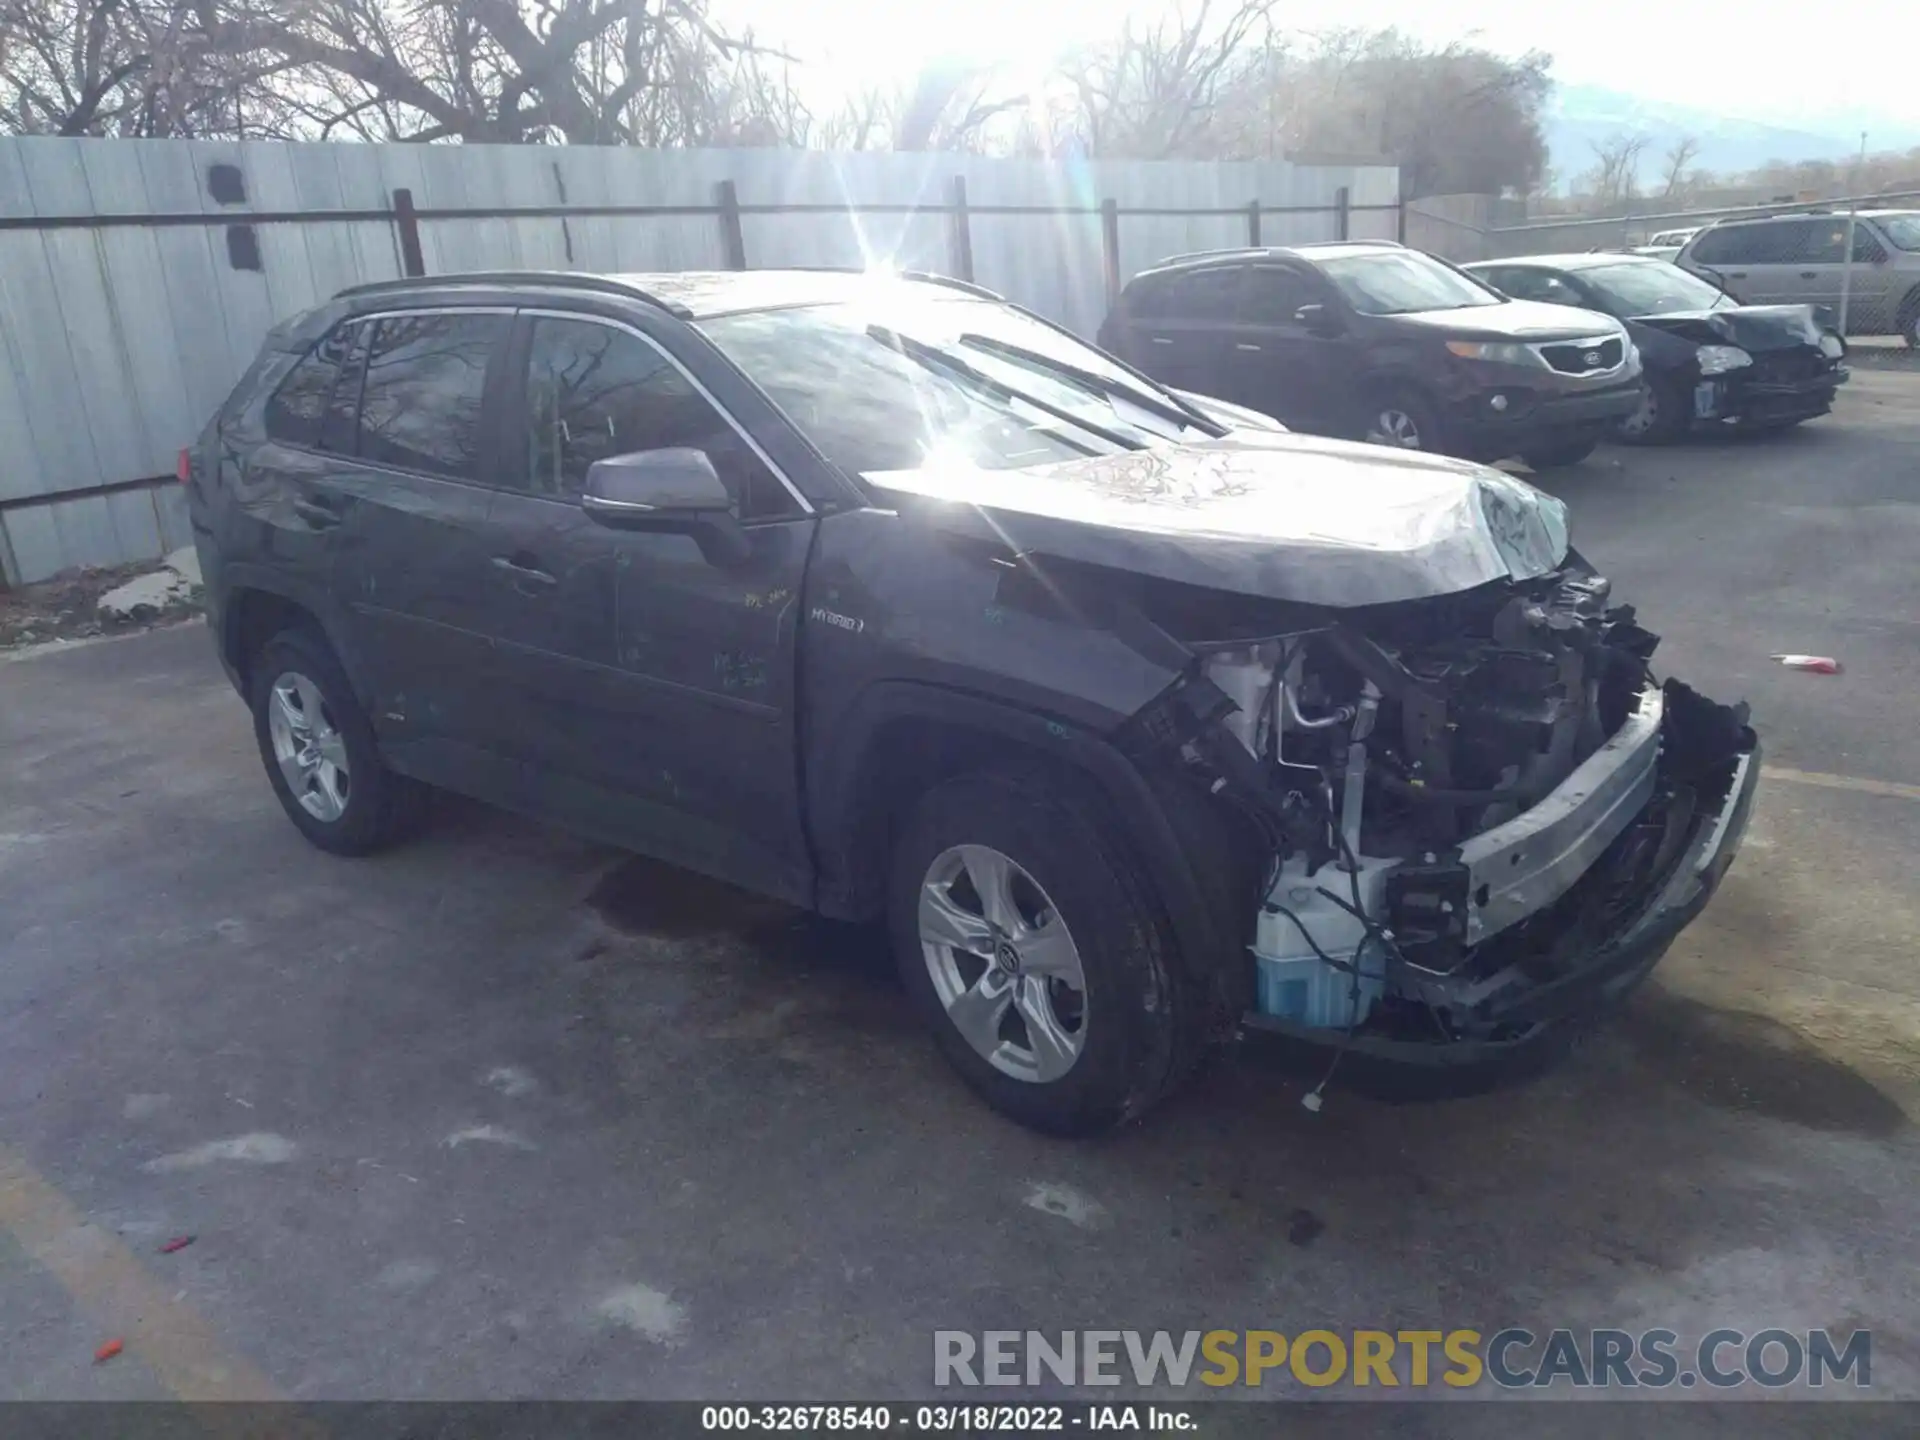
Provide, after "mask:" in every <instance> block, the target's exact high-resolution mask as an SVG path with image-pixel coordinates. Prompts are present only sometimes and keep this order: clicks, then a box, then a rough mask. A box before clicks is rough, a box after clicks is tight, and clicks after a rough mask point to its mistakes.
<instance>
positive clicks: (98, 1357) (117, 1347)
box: [93, 1340, 127, 1365]
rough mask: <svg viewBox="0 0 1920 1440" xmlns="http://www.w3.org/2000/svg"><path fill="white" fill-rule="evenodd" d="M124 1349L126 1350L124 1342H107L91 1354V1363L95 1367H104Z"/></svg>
mask: <svg viewBox="0 0 1920 1440" xmlns="http://www.w3.org/2000/svg"><path fill="white" fill-rule="evenodd" d="M126 1348H127V1347H126V1343H125V1342H124V1341H120V1340H109V1341H107V1343H106V1344H104V1345H102V1346H101V1347H100V1348H99V1349H98V1350H96V1351H94V1352H93V1363H94V1364H96V1365H104V1364H106V1363H107V1361H109V1360H111V1359H112V1358H113V1357H114V1356H116V1355H118V1354H119V1353H120V1352H121V1351H122V1350H124V1349H126Z"/></svg>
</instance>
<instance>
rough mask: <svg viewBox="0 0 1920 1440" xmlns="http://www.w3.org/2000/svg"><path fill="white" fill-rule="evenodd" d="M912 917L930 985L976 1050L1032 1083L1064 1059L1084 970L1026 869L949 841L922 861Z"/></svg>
mask: <svg viewBox="0 0 1920 1440" xmlns="http://www.w3.org/2000/svg"><path fill="white" fill-rule="evenodd" d="M919 923H920V949H921V953H922V955H923V956H924V958H925V960H926V965H927V973H928V974H929V975H930V976H931V977H932V979H933V988H934V993H935V994H936V995H938V996H939V998H940V1004H941V1005H942V1006H943V1007H944V1008H945V1010H946V1012H947V1018H948V1019H949V1020H951V1021H952V1022H953V1027H954V1029H956V1030H958V1031H959V1032H960V1035H961V1037H962V1038H963V1039H965V1040H966V1042H967V1044H968V1045H970V1046H972V1048H973V1050H974V1052H975V1053H976V1054H978V1055H979V1056H980V1058H981V1059H983V1060H985V1061H986V1062H987V1063H988V1064H990V1065H992V1066H993V1067H994V1069H996V1070H998V1071H1000V1072H1001V1073H1002V1074H1005V1075H1011V1076H1013V1077H1014V1078H1015V1079H1018V1080H1026V1081H1030V1082H1032V1083H1035V1084H1046V1083H1048V1082H1050V1081H1054V1080H1058V1079H1059V1078H1060V1077H1061V1076H1063V1075H1065V1074H1066V1073H1067V1072H1068V1071H1069V1070H1071V1069H1072V1068H1073V1065H1074V1062H1075V1061H1077V1060H1078V1059H1079V1058H1080V1054H1081V1052H1082V1051H1083V1050H1084V1049H1085V1048H1086V1040H1087V981H1086V973H1085V971H1084V970H1083V969H1082V967H1081V964H1080V951H1079V948H1078V947H1077V946H1076V945H1075V944H1074V941H1073V936H1072V935H1070V934H1069V933H1068V932H1067V924H1066V921H1065V920H1063V919H1061V917H1060V913H1059V911H1058V910H1056V909H1055V908H1054V905H1053V902H1052V900H1050V899H1049V898H1048V897H1047V892H1046V891H1044V890H1042V889H1041V888H1040V885H1039V883H1038V882H1037V881H1035V880H1034V878H1033V877H1032V876H1031V875H1029V874H1028V873H1027V872H1026V871H1025V870H1023V869H1021V867H1020V866H1019V865H1018V864H1016V863H1015V862H1014V861H1013V860H1011V859H1009V858H1008V857H1007V856H1005V855H1003V854H1001V853H1000V852H999V851H998V850H995V849H993V848H991V847H990V846H986V845H956V846H953V847H952V848H951V849H948V850H945V851H942V852H941V853H940V854H939V855H938V856H936V857H935V858H934V861H933V863H932V864H931V865H930V866H928V867H927V873H926V878H925V879H924V880H923V881H922V882H921V887H920V916H919Z"/></svg>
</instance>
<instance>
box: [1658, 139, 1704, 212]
mask: <svg viewBox="0 0 1920 1440" xmlns="http://www.w3.org/2000/svg"><path fill="white" fill-rule="evenodd" d="M1699 154H1700V137H1699V136H1697V135H1682V136H1681V137H1680V138H1679V139H1678V140H1676V141H1674V142H1673V144H1672V145H1671V146H1669V147H1668V149H1667V153H1666V155H1665V157H1664V158H1662V160H1661V161H1660V168H1661V172H1662V177H1661V186H1660V194H1661V195H1662V196H1663V197H1665V198H1666V199H1669V200H1671V199H1675V198H1677V197H1679V196H1681V195H1682V194H1684V193H1685V186H1686V182H1687V167H1688V166H1690V165H1691V164H1693V162H1694V160H1695V159H1697V158H1698V157H1699Z"/></svg>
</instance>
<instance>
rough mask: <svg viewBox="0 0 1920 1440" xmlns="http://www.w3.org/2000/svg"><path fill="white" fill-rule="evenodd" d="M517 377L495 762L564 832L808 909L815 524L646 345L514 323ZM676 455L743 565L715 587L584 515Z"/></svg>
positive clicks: (678, 552)
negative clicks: (806, 696) (803, 631)
mask: <svg viewBox="0 0 1920 1440" xmlns="http://www.w3.org/2000/svg"><path fill="white" fill-rule="evenodd" d="M513 356H514V358H513V365H512V368H513V383H512V387H511V388H512V412H513V415H514V423H513V425H512V433H513V436H514V439H513V440H512V442H511V444H510V447H509V449H508V451H507V453H504V454H503V455H502V459H501V464H502V468H501V470H500V471H499V472H498V477H497V478H498V482H499V484H500V485H501V489H500V492H499V493H498V494H497V495H496V497H495V500H494V510H493V518H494V521H495V528H496V534H497V544H498V549H497V550H496V553H495V554H494V555H493V556H492V557H491V558H490V566H491V573H490V575H489V576H488V583H489V585H490V586H491V588H492V591H493V598H492V600H491V601H490V603H489V604H488V605H487V607H486V613H487V614H488V615H489V616H490V618H491V629H492V638H493V639H494V641H495V642H496V645H497V647H498V652H499V659H500V667H501V686H500V689H499V691H498V693H497V694H496V695H495V696H494V697H493V699H494V704H495V705H496V707H497V712H498V713H499V714H500V715H501V716H502V718H503V719H504V720H507V721H509V722H510V725H509V728H510V731H511V733H510V734H509V735H508V736H506V737H505V738H504V744H505V746H506V749H507V753H508V754H510V756H511V757H512V758H513V759H514V760H515V761H517V762H520V763H522V764H524V765H525V766H526V767H527V770H528V774H529V775H531V776H533V777H537V783H538V789H539V799H540V805H541V808H543V809H546V810H548V811H549V812H550V813H554V814H555V815H557V816H558V817H559V818H562V819H564V820H566V821H568V822H570V823H573V824H576V825H579V826H581V827H583V828H585V829H588V830H590V831H593V832H595V833H599V834H602V835H604V836H606V837H607V838H610V839H615V840H618V841H620V842H621V843H625V844H628V845H632V846H634V847H635V848H638V849H643V850H646V851H649V852H650V853H653V854H655V855H659V856H662V857H663V858H666V859H670V860H674V861H676V862H678V863H682V864H686V865H689V866H692V867H694V868H696V869H700V870H704V871H706V872H708V873H710V874H717V875H721V876H723V877H727V878H739V879H742V880H744V881H748V882H750V883H752V884H753V885H754V886H755V887H756V888H762V889H774V890H781V891H792V892H794V893H796V894H797V893H801V892H802V891H803V890H804V885H805V876H806V874H807V869H808V867H807V859H806V851H805V845H804V840H803V837H802V835H801V832H800V828H799V814H800V805H799V798H798V790H797V771H796V768H795V766H796V762H795V749H794V746H795V729H796V727H795V717H794V686H795V665H794V651H795V626H796V623H797V618H798V613H799V599H800V589H801V582H802V580H803V578H804V574H805V570H806V560H807V553H808V548H809V546H810V544H811V541H812V535H813V525H814V522H813V519H812V516H811V513H810V510H809V507H808V506H807V505H806V503H805V502H804V501H802V500H801V499H800V498H799V497H798V494H797V492H795V491H794V490H793V489H792V488H791V487H789V486H788V485H786V484H785V483H784V481H783V480H782V479H781V478H780V476H779V475H778V474H777V473H776V471H775V470H774V468H773V467H772V465H771V464H770V462H769V461H768V460H767V459H766V457H765V455H764V453H763V452H762V451H760V450H759V448H758V447H757V446H756V445H755V444H754V443H753V442H752V441H751V440H750V439H749V438H748V436H747V434H746V432H745V431H744V429H742V428H741V427H740V426H738V425H737V424H735V423H734V422H733V421H732V420H731V418H730V417H728V416H727V415H725V414H724V413H723V412H722V411H721V410H720V408H719V406H718V405H717V404H716V403H715V402H714V401H713V399H712V398H711V396H710V395H709V394H708V393H707V391H706V390H705V389H704V388H703V387H702V386H701V385H700V383H699V382H698V381H697V380H696V379H695V378H694V377H693V375H692V374H691V373H690V371H689V370H688V369H686V368H685V367H684V366H683V365H682V364H680V363H679V362H678V361H677V360H675V358H674V357H672V356H671V355H670V354H669V353H668V351H667V350H666V349H665V348H664V347H663V345H662V344H661V343H660V342H658V341H657V340H655V339H654V338H653V337H650V336H648V335H647V334H645V333H644V332H643V331H641V330H640V329H638V328H635V327H632V326H629V325H627V324H624V323H622V322H618V321H614V320H611V319H607V318H600V317H591V316H587V315H584V314H578V313H563V312H547V311H525V312H523V313H522V315H521V318H520V321H519V326H518V330H517V335H516V340H515V344H514V347H513ZM668 446H689V447H692V448H694V449H698V450H701V451H703V452H704V453H705V454H706V455H707V456H708V458H709V459H711V460H712V461H713V464H714V468H715V470H716V471H717V472H718V473H719V475H720V478H721V480H722V481H723V482H724V483H725V484H726V485H727V487H728V489H729V490H730V491H731V492H732V493H733V496H734V510H735V514H736V517H737V518H738V519H739V521H740V523H741V525H742V527H743V528H744V530H745V532H746V534H747V536H748V537H749V540H750V544H751V553H750V554H749V556H748V557H747V558H746V559H745V560H743V561H741V562H739V563H737V564H727V565H724V566H723V565H721V564H717V563H715V562H714V561H712V560H709V559H708V558H707V556H706V555H705V554H703V553H702V551H701V548H700V546H699V544H698V543H697V541H696V540H695V539H694V538H692V537H691V536H688V535H677V534H661V533H646V532H640V531H631V530H617V529H611V528H608V527H606V526H603V525H601V524H599V523H597V522H595V521H593V520H591V519H589V518H588V516H587V515H586V514H585V512H583V511H582V510H581V509H580V506H579V498H580V494H581V491H582V488H583V487H584V485H585V483H586V475H587V469H588V467H589V466H590V465H592V464H593V462H594V461H596V460H601V459H605V458H608V457H610V456H614V455H623V454H629V453H632V452H633V451H637V450H650V449H659V448H664V447H668ZM774 877H779V878H777V879H776V878H774Z"/></svg>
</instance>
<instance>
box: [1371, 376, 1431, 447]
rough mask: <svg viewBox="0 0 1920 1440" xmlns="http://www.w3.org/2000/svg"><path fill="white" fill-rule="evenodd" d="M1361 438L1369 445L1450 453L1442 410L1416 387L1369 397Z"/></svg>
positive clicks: (1386, 391)
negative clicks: (1436, 407)
mask: <svg viewBox="0 0 1920 1440" xmlns="http://www.w3.org/2000/svg"><path fill="white" fill-rule="evenodd" d="M1361 439H1363V440H1365V441H1366V442H1367V443H1368V444H1369V445H1388V446H1392V447H1393V448H1395V449H1398V450H1425V451H1429V452H1431V453H1432V454H1435V455H1442V454H1445V453H1446V437H1445V435H1444V433H1443V430H1442V427H1441V424H1440V412H1439V411H1438V410H1437V409H1435V408H1434V406H1433V404H1432V402H1430V401H1429V400H1428V399H1427V397H1426V396H1424V395H1422V394H1420V393H1419V392H1418V391H1415V390H1407V389H1393V390H1383V391H1381V392H1379V393H1378V394H1377V395H1375V396H1374V397H1373V398H1372V399H1371V400H1369V401H1368V402H1367V415H1366V425H1365V428H1364V429H1363V431H1362V432H1361Z"/></svg>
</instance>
